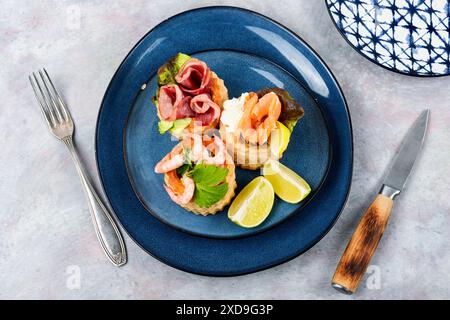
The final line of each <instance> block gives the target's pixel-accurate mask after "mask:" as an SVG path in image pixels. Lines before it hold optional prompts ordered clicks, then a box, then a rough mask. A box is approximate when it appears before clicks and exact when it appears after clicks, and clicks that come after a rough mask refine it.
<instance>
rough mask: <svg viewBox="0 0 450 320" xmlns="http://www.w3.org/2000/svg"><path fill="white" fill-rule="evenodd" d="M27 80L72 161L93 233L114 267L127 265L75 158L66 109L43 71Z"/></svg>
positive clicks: (107, 216) (109, 217) (114, 232)
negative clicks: (86, 203)
mask: <svg viewBox="0 0 450 320" xmlns="http://www.w3.org/2000/svg"><path fill="white" fill-rule="evenodd" d="M28 78H29V79H30V83H31V86H32V87H33V90H34V94H35V95H36V99H37V100H38V102H39V105H40V106H41V111H42V113H43V115H44V118H45V121H46V122H47V126H48V128H49V129H50V132H51V133H52V134H53V135H54V136H55V137H56V138H58V139H59V140H61V141H63V142H64V144H65V145H66V146H67V148H68V149H69V151H70V155H71V156H72V159H73V161H74V162H75V166H76V168H77V171H78V174H79V176H80V179H81V183H82V185H83V187H84V190H85V192H86V196H87V200H88V203H89V210H90V212H91V216H92V221H93V222H94V227H95V233H96V234H97V237H98V239H99V240H100V244H101V246H102V248H103V251H104V252H105V254H106V255H107V257H108V258H109V260H111V262H112V263H113V264H114V265H116V266H122V265H124V264H125V263H126V262H127V256H126V251H125V245H124V242H123V238H122V235H121V234H120V231H119V228H118V227H117V224H116V222H115V221H114V219H113V215H112V213H111V212H110V211H109V210H108V208H107V206H106V205H105V204H104V203H103V202H102V200H101V199H100V197H99V196H98V194H97V192H96V191H95V189H94V187H93V185H92V183H91V181H90V179H89V176H88V175H87V173H86V171H85V169H84V166H83V165H82V163H81V161H80V158H79V157H78V152H77V150H76V148H75V145H74V143H73V132H74V127H75V126H74V123H73V120H72V116H71V115H70V112H69V109H68V108H67V106H66V104H65V103H64V101H63V100H62V98H61V96H60V94H59V93H58V91H57V90H56V88H55V86H54V85H53V83H52V81H51V80H50V77H49V75H48V73H47V71H46V70H45V69H43V70H39V71H38V72H36V73H34V72H33V73H32V74H31V75H30V76H29V77H28Z"/></svg>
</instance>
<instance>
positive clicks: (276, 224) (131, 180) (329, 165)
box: [122, 49, 333, 240]
mask: <svg viewBox="0 0 450 320" xmlns="http://www.w3.org/2000/svg"><path fill="white" fill-rule="evenodd" d="M213 50H215V49H213ZM213 50H201V51H196V52H189V54H191V55H193V54H198V53H203V52H208V51H213ZM220 50H221V51H232V52H239V53H244V54H246V55H249V56H254V57H257V58H259V59H264V60H266V61H267V62H268V63H270V64H272V65H274V66H276V67H277V68H280V69H281V70H283V72H285V73H286V74H288V75H289V76H290V77H291V78H292V79H293V80H294V81H295V82H297V83H298V85H299V86H301V87H302V88H303V89H304V90H305V91H306V92H307V93H308V94H309V95H310V96H311V98H312V94H311V92H310V89H309V88H308V87H306V86H305V85H304V84H303V83H301V82H300V81H298V79H297V78H296V77H295V76H294V75H293V74H292V73H291V72H289V71H288V70H286V69H285V68H283V67H282V66H280V65H278V64H277V63H275V62H273V61H271V60H269V59H267V58H265V57H261V56H259V55H257V54H254V53H249V52H244V51H240V50H235V49H220ZM155 74H156V71H155V72H153V73H151V74H150V77H149V79H151V78H152V77H154V75H155ZM147 82H148V81H147ZM138 96H139V92H137V93H136V96H135V97H134V99H133V102H132V103H131V107H130V108H129V111H128V115H127V118H126V120H125V124H124V128H123V133H122V149H123V160H124V163H125V169H126V172H127V176H128V180H129V181H130V184H131V187H132V189H133V191H134V193H135V194H136V197H137V198H138V199H139V202H140V203H141V204H142V206H143V207H144V208H145V210H146V211H147V212H148V213H150V214H151V215H152V216H153V217H155V218H156V219H158V220H159V221H161V222H162V223H164V224H166V225H168V226H170V227H172V228H174V229H176V230H178V231H181V232H185V233H187V234H189V235H191V236H197V237H202V238H206V239H212V240H214V239H222V240H224V239H243V238H247V237H250V236H254V235H257V234H259V233H261V232H265V231H268V230H270V229H272V228H274V227H276V226H278V225H279V224H280V223H283V222H285V221H287V220H288V219H290V218H291V217H293V216H295V215H297V214H299V213H300V212H301V211H302V209H303V208H304V207H305V206H306V205H307V204H308V203H309V202H310V201H312V200H313V199H314V197H315V196H316V195H317V194H318V193H319V191H320V189H321V188H322V187H323V185H324V184H325V181H326V180H327V177H328V173H329V172H330V168H331V163H332V160H333V148H332V136H331V135H330V130H329V129H330V128H329V126H330V124H329V123H328V119H327V118H326V116H325V113H324V110H323V109H322V107H321V106H320V104H319V103H316V105H317V107H318V109H319V111H320V114H321V115H322V118H323V120H324V122H325V127H326V129H327V136H328V159H327V167H326V170H325V173H324V174H323V176H322V178H321V180H320V183H319V185H318V186H317V188H316V189H315V190H314V192H312V193H311V194H310V195H309V196H308V197H307V199H305V200H304V201H302V204H301V206H300V207H298V208H297V209H295V210H293V211H292V213H291V214H290V215H288V216H286V217H285V218H283V219H281V220H280V221H277V222H276V223H273V224H271V225H269V226H267V227H265V228H261V229H258V230H255V229H253V230H251V231H249V232H247V233H245V234H239V235H234V236H212V235H206V234H202V233H199V232H195V231H191V230H187V229H184V228H182V227H180V226H177V225H175V224H173V223H171V222H169V221H167V220H165V219H164V218H162V217H161V216H160V215H158V214H156V213H155V212H154V211H153V210H152V209H150V208H149V207H148V206H147V204H146V203H145V201H144V200H143V197H142V194H141V193H140V192H139V190H138V188H137V187H136V183H135V181H134V178H133V176H132V174H131V172H130V171H131V170H130V168H129V163H128V157H127V153H126V132H127V128H128V123H129V119H130V116H131V113H132V111H133V106H134V104H135V102H136V100H137V98H138ZM174 146H175V145H174ZM286 152H287V150H286Z"/></svg>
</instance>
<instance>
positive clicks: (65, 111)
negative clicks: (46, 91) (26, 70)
mask: <svg viewBox="0 0 450 320" xmlns="http://www.w3.org/2000/svg"><path fill="white" fill-rule="evenodd" d="M43 70H44V74H45V76H46V78H47V80H48V82H49V84H50V87H51V89H52V91H53V94H54V96H55V97H56V99H57V100H58V101H59V105H60V106H61V109H62V111H63V113H64V116H65V119H66V121H70V120H71V119H72V117H71V115H70V111H69V109H68V108H67V106H66V104H65V103H64V100H63V99H62V98H61V95H60V94H59V92H58V90H56V88H55V86H54V85H53V81H52V79H51V78H50V76H49V75H48V72H47V70H45V68H43Z"/></svg>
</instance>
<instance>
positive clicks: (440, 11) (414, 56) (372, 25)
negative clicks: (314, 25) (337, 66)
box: [326, 0, 450, 76]
mask: <svg viewBox="0 0 450 320" xmlns="http://www.w3.org/2000/svg"><path fill="white" fill-rule="evenodd" d="M326 3H327V7H328V10H329V13H330V15H331V17H332V19H333V20H334V22H335V24H336V27H337V28H338V30H339V31H340V32H341V34H342V35H343V36H344V37H345V38H346V39H347V41H348V42H349V43H350V44H351V45H352V46H353V47H354V48H355V49H356V50H357V51H358V52H359V53H361V54H362V55H363V56H365V57H366V58H368V59H369V60H371V61H372V62H374V63H376V64H378V65H380V66H382V67H385V68H387V69H390V70H392V71H396V72H400V73H403V74H407V75H413V76H442V75H448V74H449V73H450V19H449V16H450V3H449V2H448V1H447V0H326Z"/></svg>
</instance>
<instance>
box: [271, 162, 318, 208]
mask: <svg viewBox="0 0 450 320" xmlns="http://www.w3.org/2000/svg"><path fill="white" fill-rule="evenodd" d="M263 174H264V177H265V178H266V179H267V180H269V181H270V183H271V184H272V186H273V189H274V191H275V194H276V195H277V196H278V197H280V198H281V199H282V200H284V201H286V202H289V203H299V202H300V201H302V200H303V199H305V198H306V197H307V196H308V194H310V192H311V187H310V186H309V184H308V183H307V182H306V181H305V180H304V179H303V178H302V177H300V176H299V175H298V174H297V173H295V172H294V171H292V170H291V169H289V168H288V167H286V166H285V165H283V164H281V163H279V162H278V161H275V160H269V161H267V162H266V163H265V164H264V167H263Z"/></svg>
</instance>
